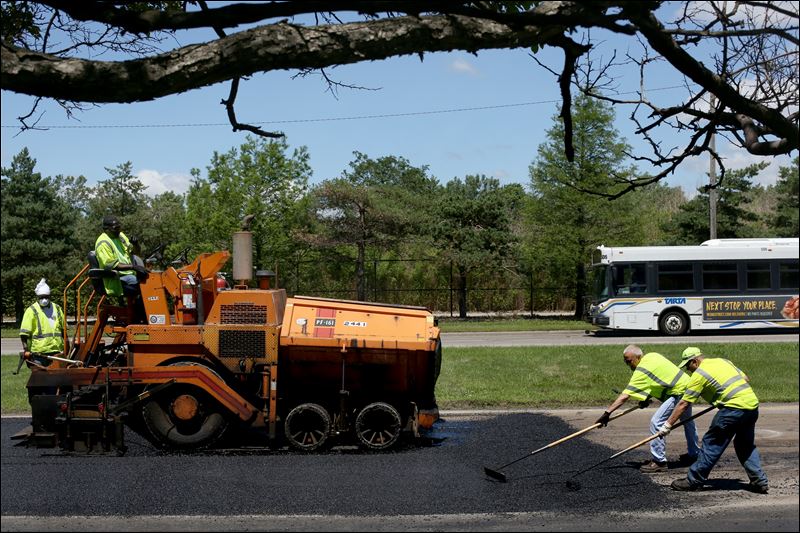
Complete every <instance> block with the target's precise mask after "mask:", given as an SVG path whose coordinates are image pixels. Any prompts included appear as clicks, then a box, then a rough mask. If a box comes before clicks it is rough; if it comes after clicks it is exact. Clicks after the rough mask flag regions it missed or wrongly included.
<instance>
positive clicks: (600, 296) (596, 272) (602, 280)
mask: <svg viewBox="0 0 800 533" xmlns="http://www.w3.org/2000/svg"><path fill="white" fill-rule="evenodd" d="M607 272H608V267H607V266H606V265H597V266H594V267H592V276H593V277H594V282H593V285H594V291H593V292H592V296H593V297H594V301H595V302H602V301H603V300H607V299H608V283H606V278H607V276H606V273H607Z"/></svg>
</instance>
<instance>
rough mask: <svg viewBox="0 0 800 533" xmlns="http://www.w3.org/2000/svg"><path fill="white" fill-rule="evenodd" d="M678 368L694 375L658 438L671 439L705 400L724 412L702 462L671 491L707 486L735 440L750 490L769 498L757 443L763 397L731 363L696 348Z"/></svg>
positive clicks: (685, 354) (711, 430)
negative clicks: (695, 406) (689, 412)
mask: <svg viewBox="0 0 800 533" xmlns="http://www.w3.org/2000/svg"><path fill="white" fill-rule="evenodd" d="M679 367H681V368H684V367H685V368H686V369H687V371H688V372H690V373H691V374H692V379H691V380H690V381H689V385H688V387H687V388H686V392H685V393H684V395H683V398H681V401H680V402H678V405H677V406H676V407H675V410H674V411H673V412H672V415H671V416H670V417H669V419H668V420H667V421H666V423H665V424H664V426H663V427H662V428H661V430H660V431H659V435H662V436H666V435H667V434H669V432H670V431H671V430H672V426H673V424H675V423H676V422H677V420H678V419H679V418H680V416H681V414H682V413H683V412H684V411H685V410H686V409H687V408H689V407H690V406H691V405H692V404H693V403H695V402H696V401H697V400H698V399H699V398H701V397H702V398H703V399H704V400H706V401H707V402H708V403H709V404H711V405H716V406H717V407H719V412H717V414H716V415H715V416H714V419H713V420H712V421H711V426H710V427H709V428H708V431H707V432H706V434H705V435H703V447H702V450H701V452H700V456H699V457H698V458H697V461H696V462H695V463H694V464H693V465H692V466H691V467H689V472H688V474H687V476H686V478H685V479H676V480H675V481H673V482H672V485H671V487H672V488H673V489H674V490H682V491H686V490H697V489H699V488H700V487H702V486H703V484H705V483H706V482H707V481H708V476H709V474H710V473H711V470H712V469H713V468H714V466H715V465H716V464H717V461H719V458H720V457H721V456H722V453H723V452H724V451H725V449H726V448H727V447H728V444H730V443H731V441H733V448H734V450H736V457H737V458H738V459H739V462H740V463H741V464H742V466H743V467H744V470H745V472H747V477H748V478H749V479H750V487H751V490H752V491H753V492H757V493H759V494H767V492H768V491H769V483H768V480H767V475H766V474H765V473H764V471H763V470H762V469H761V457H760V456H759V454H758V449H757V448H756V444H755V429H756V421H757V420H758V397H757V396H756V394H755V392H753V388H752V387H751V386H750V383H749V378H748V377H747V376H746V375H745V374H744V372H742V371H741V370H739V369H738V368H737V367H736V365H734V364H733V363H732V362H730V361H728V360H727V359H722V358H706V357H705V356H704V355H703V353H702V352H701V351H700V349H699V348H695V347H689V348H686V350H684V351H683V355H682V358H681V363H680V365H679Z"/></svg>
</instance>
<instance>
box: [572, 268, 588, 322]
mask: <svg viewBox="0 0 800 533" xmlns="http://www.w3.org/2000/svg"><path fill="white" fill-rule="evenodd" d="M585 295H586V267H584V265H583V262H579V263H578V264H577V266H576V267H575V315H574V318H575V320H581V319H582V318H583V300H584V297H585Z"/></svg>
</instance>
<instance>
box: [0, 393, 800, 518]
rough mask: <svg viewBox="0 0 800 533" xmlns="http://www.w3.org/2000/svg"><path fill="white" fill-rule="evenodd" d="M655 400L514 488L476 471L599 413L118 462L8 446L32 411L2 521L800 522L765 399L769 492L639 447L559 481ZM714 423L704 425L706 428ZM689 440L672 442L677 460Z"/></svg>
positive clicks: (639, 423)
mask: <svg viewBox="0 0 800 533" xmlns="http://www.w3.org/2000/svg"><path fill="white" fill-rule="evenodd" d="M652 409H653V408H652V407H651V408H650V409H648V410H645V411H634V412H633V413H631V414H629V415H626V416H625V417H622V418H620V419H618V420H615V421H613V422H612V423H611V425H609V427H608V428H604V429H597V430H594V431H591V432H589V433H587V434H586V435H585V436H582V437H580V438H576V439H573V440H571V441H569V442H567V443H565V444H563V445H559V446H556V447H553V448H551V449H549V450H547V451H546V452H544V453H541V454H538V455H536V456H535V457H533V456H531V457H529V458H526V460H524V461H520V462H518V463H516V464H514V465H512V466H511V467H508V468H506V469H505V470H504V472H505V473H506V475H507V476H508V482H507V483H499V482H497V481H495V480H492V479H490V478H487V477H486V476H485V475H484V474H483V467H484V466H489V467H491V468H498V467H499V465H502V464H505V463H508V462H510V461H512V460H514V459H516V458H520V457H523V456H527V455H528V453H529V451H530V450H531V449H536V448H539V447H541V446H543V445H544V444H546V443H548V442H552V441H555V440H557V439H559V438H561V437H563V436H564V435H567V434H569V433H572V432H574V431H576V430H577V429H579V428H583V427H587V426H589V425H591V424H592V423H593V422H594V420H595V418H596V417H597V414H598V409H597V408H586V409H564V410H550V411H547V410H536V411H517V412H507V411H505V412H503V411H487V412H444V413H443V417H444V420H443V421H442V422H440V423H438V424H437V428H438V430H437V434H436V435H438V437H439V438H441V439H442V440H441V441H440V442H439V443H438V444H437V445H436V446H433V447H419V446H412V445H407V446H405V447H402V448H400V449H399V450H396V451H395V452H391V453H358V452H356V451H355V450H352V449H347V448H345V449H341V450H338V449H335V450H332V451H329V452H325V453H312V454H300V453H291V452H287V451H284V450H279V451H252V450H251V451H244V452H234V453H227V452H225V451H222V450H220V451H216V452H214V453H211V452H206V453H195V454H178V453H165V452H160V451H158V450H155V449H153V448H152V447H149V446H148V445H146V443H145V442H144V441H142V440H141V439H140V438H138V437H137V436H136V435H133V438H129V440H128V444H129V445H130V450H129V452H128V454H127V455H125V456H123V457H116V456H113V455H112V456H86V455H73V456H63V455H58V454H52V453H43V452H49V450H35V449H27V448H19V447H12V446H11V441H10V440H9V438H8V437H9V436H10V435H11V434H12V433H14V432H15V431H17V430H18V429H19V428H21V427H22V426H24V425H25V424H26V423H27V419H3V421H2V458H1V459H0V460H1V461H2V472H3V476H2V479H1V480H0V482H2V521H1V523H2V531H54V530H61V531H63V530H70V531H91V530H94V531H97V530H104V531H200V530H205V531H232V530H251V531H255V530H260V531H263V530H273V531H276V530H280V531H312V530H313V531H399V530H404V531H405V530H407V531H476V532H477V531H620V530H625V531H727V532H732V531H748V532H749V531H771V532H777V531H798V455H797V447H798V405H797V404H772V405H763V406H762V407H761V417H760V419H759V421H758V425H757V431H756V442H757V444H758V446H759V450H760V452H761V456H762V459H763V465H764V469H765V471H766V473H767V475H768V477H769V481H770V493H769V494H768V495H766V496H763V495H758V494H755V493H752V492H749V491H748V490H747V489H746V482H747V478H746V475H745V473H744V470H743V469H742V467H741V466H740V465H739V463H738V461H737V460H736V457H735V454H734V453H733V450H732V449H729V450H728V451H727V452H726V453H725V454H724V455H723V458H722V460H721V461H720V463H719V464H718V465H717V467H716V468H715V469H714V471H713V472H712V475H711V478H710V481H711V483H710V485H709V487H708V488H706V489H705V490H702V491H699V492H693V493H677V492H674V491H672V490H670V488H669V484H670V482H671V481H672V480H673V479H677V478H680V477H683V476H685V473H686V467H685V466H683V467H681V466H679V465H677V463H671V464H670V469H669V471H668V472H666V473H659V474H652V475H647V474H642V473H640V472H639V471H638V468H637V462H638V461H640V460H643V459H645V458H646V457H647V455H649V453H648V452H647V450H646V448H642V449H637V450H634V451H632V452H630V453H629V454H627V455H625V456H622V457H620V458H618V459H615V460H613V461H609V462H608V463H606V464H603V465H602V466H601V467H599V468H595V469H593V470H590V471H588V472H586V473H585V474H582V475H581V476H580V478H578V479H579V480H580V484H581V487H580V490H578V491H570V490H568V489H567V488H566V483H565V482H566V481H567V480H568V479H570V478H572V477H574V476H575V475H576V474H577V473H578V472H580V471H581V470H583V469H586V468H587V467H588V466H592V465H596V464H597V463H598V462H600V461H602V460H603V459H605V458H607V457H609V456H610V455H611V454H613V453H614V452H616V451H618V450H620V449H622V448H624V447H627V446H628V445H629V444H631V443H633V442H637V441H638V440H640V439H641V438H642V434H643V433H645V434H646V433H647V422H648V420H649V417H650V416H651V414H652V412H653V411H652ZM709 421H710V415H706V417H702V418H700V419H698V431H700V432H701V434H702V433H704V432H705V430H706V428H707V427H708V423H709ZM137 438H138V440H137ZM682 441H683V438H682V435H671V436H670V438H669V441H668V448H667V451H668V456H669V457H670V459H674V458H675V457H677V455H678V454H679V453H683V452H684V451H685V443H684V442H682ZM43 487H44V489H43ZM43 490H44V493H43V492H42V491H43Z"/></svg>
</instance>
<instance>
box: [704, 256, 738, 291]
mask: <svg viewBox="0 0 800 533" xmlns="http://www.w3.org/2000/svg"><path fill="white" fill-rule="evenodd" d="M736 274H737V273H736V263H703V290H704V291H712V290H714V291H735V290H736V289H738V288H739V281H738V277H737V275H736Z"/></svg>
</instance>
